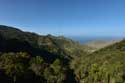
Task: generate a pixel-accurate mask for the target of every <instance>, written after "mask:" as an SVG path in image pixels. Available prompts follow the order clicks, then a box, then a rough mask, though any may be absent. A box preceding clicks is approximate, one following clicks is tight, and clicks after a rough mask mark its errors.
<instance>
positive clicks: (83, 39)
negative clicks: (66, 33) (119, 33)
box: [69, 36, 123, 44]
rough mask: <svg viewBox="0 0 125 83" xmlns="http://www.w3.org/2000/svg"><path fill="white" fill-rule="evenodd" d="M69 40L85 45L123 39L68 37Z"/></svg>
mask: <svg viewBox="0 0 125 83" xmlns="http://www.w3.org/2000/svg"><path fill="white" fill-rule="evenodd" d="M69 38H70V39H72V40H74V41H77V42H79V43H81V44H85V43H88V42H92V41H98V40H99V41H100V40H101V41H110V40H118V39H123V37H104V36H102V37H92V36H90V37H81V36H70V37H69Z"/></svg>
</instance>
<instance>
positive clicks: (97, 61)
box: [0, 25, 125, 83]
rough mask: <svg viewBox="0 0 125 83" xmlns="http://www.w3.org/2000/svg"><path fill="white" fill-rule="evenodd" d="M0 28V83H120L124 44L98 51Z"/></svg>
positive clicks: (124, 71)
mask: <svg viewBox="0 0 125 83" xmlns="http://www.w3.org/2000/svg"><path fill="white" fill-rule="evenodd" d="M91 50H93V49H92V48H91V47H88V46H86V45H81V44H79V43H78V42H75V41H73V40H71V39H68V38H65V37H62V36H59V37H55V36H52V35H46V36H42V35H38V34H36V33H30V32H24V31H21V30H19V29H16V28H13V27H8V26H3V25H0V83H23V82H24V83H124V82H125V40H124V39H123V40H121V41H119V42H117V43H114V44H112V45H108V46H106V47H104V48H101V49H98V50H96V51H94V52H91Z"/></svg>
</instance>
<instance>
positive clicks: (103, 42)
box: [85, 39, 122, 52]
mask: <svg viewBox="0 0 125 83" xmlns="http://www.w3.org/2000/svg"><path fill="white" fill-rule="evenodd" d="M121 40H122V39H116V40H109V41H108V40H107V41H106V40H96V41H92V42H88V43H87V44H85V45H87V46H88V47H91V48H92V52H94V51H96V50H99V49H101V48H104V47H106V46H109V45H112V44H114V43H117V42H120V41H121Z"/></svg>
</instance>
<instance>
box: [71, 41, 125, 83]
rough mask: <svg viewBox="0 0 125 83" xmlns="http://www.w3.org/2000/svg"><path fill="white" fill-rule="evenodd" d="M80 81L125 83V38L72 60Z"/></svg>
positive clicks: (84, 82) (85, 82)
mask: <svg viewBox="0 0 125 83" xmlns="http://www.w3.org/2000/svg"><path fill="white" fill-rule="evenodd" d="M71 68H72V69H73V70H74V73H75V75H76V79H77V81H78V82H80V83H124V82H125V40H122V41H121V42H118V43H115V44H113V45H110V46H107V47H105V48H102V49H100V50H98V51H96V52H94V53H92V54H89V55H86V56H81V57H77V58H75V59H74V60H72V62H71Z"/></svg>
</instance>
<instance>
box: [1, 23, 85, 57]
mask: <svg viewBox="0 0 125 83" xmlns="http://www.w3.org/2000/svg"><path fill="white" fill-rule="evenodd" d="M0 37H1V38H0V39H1V41H0V46H1V49H0V50H1V51H26V52H28V53H30V54H36V55H42V56H43V57H44V58H45V59H46V56H47V57H48V58H47V59H50V58H51V59H52V58H54V57H59V58H66V59H71V58H72V57H73V56H78V55H80V54H81V52H83V53H85V51H84V49H82V48H83V46H81V45H80V44H79V43H77V42H74V41H72V40H71V39H67V38H64V37H55V36H52V35H47V36H41V35H38V34H35V33H30V32H24V31H21V30H19V29H16V28H13V27H8V26H3V25H1V26H0ZM11 45H12V46H11ZM5 47H6V48H5ZM49 57H50V58H49Z"/></svg>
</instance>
